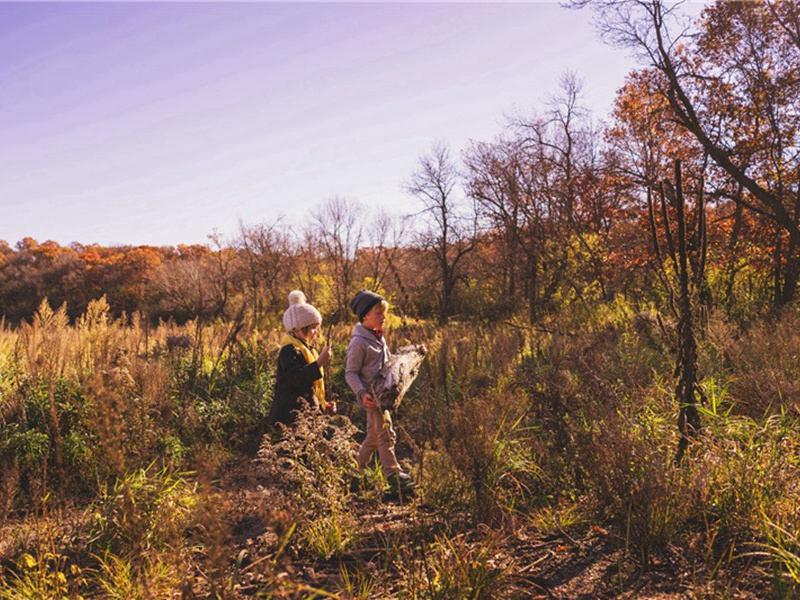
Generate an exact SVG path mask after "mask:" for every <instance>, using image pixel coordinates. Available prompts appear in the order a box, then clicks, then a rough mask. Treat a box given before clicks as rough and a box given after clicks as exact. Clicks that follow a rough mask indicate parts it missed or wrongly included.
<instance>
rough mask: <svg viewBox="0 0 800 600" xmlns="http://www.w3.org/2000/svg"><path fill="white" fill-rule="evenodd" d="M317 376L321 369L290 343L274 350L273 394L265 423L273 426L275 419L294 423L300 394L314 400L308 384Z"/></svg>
mask: <svg viewBox="0 0 800 600" xmlns="http://www.w3.org/2000/svg"><path fill="white" fill-rule="evenodd" d="M321 377H322V371H321V370H320V366H319V364H318V363H317V362H316V361H314V362H312V363H311V364H309V363H307V362H306V359H305V357H304V356H303V355H302V353H301V352H300V350H298V349H297V348H296V347H295V346H294V345H292V344H286V345H285V346H283V347H282V348H281V351H280V354H278V372H277V376H276V380H275V394H274V396H273V399H272V407H271V408H270V411H269V417H268V418H267V421H268V422H269V424H270V425H272V426H273V427H274V426H275V425H276V424H277V423H283V424H284V425H291V424H292V423H294V420H295V411H297V410H298V409H299V408H300V400H299V399H300V398H303V399H305V401H306V402H308V403H309V404H311V405H314V404H316V403H315V402H314V390H313V388H312V387H311V384H312V383H314V382H315V381H316V380H317V379H320V378H321Z"/></svg>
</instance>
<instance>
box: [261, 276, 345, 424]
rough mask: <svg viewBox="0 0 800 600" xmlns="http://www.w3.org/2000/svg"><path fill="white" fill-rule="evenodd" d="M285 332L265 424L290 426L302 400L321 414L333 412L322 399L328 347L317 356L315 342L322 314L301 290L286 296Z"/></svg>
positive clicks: (329, 402)
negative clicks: (287, 302)
mask: <svg viewBox="0 0 800 600" xmlns="http://www.w3.org/2000/svg"><path fill="white" fill-rule="evenodd" d="M283 325H284V327H285V328H286V333H285V334H284V336H283V339H282V340H281V350H280V353H279V354H278V371H277V377H276V381H275V395H274V397H273V400H272V407H271V408H270V411H269V417H268V422H269V424H270V425H272V426H275V425H276V424H278V423H283V424H284V425H291V424H292V423H294V420H295V417H296V412H297V411H298V410H299V409H300V407H301V399H302V400H305V401H306V402H308V403H309V404H310V405H312V406H316V407H317V408H319V409H320V410H321V411H322V412H327V413H331V414H332V413H335V412H336V403H335V402H331V401H326V399H325V379H324V375H325V368H326V367H327V366H328V365H329V364H330V360H331V347H330V346H326V347H325V348H324V349H323V350H322V352H320V353H317V351H316V349H315V348H314V339H315V338H316V337H317V333H318V332H319V328H320V326H321V325H322V315H321V314H320V312H319V311H318V310H317V309H316V308H314V307H313V306H312V305H311V304H309V303H308V301H307V300H306V295H305V294H304V293H303V292H301V291H300V290H294V291H292V292H291V293H290V294H289V308H287V309H286V312H285V313H283Z"/></svg>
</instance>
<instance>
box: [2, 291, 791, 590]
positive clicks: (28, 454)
mask: <svg viewBox="0 0 800 600" xmlns="http://www.w3.org/2000/svg"><path fill="white" fill-rule="evenodd" d="M395 321H396V323H394V326H393V327H392V329H391V330H390V332H389V333H388V339H389V342H390V345H391V346H392V347H397V346H400V345H403V344H405V343H409V342H410V343H418V342H424V343H425V344H426V345H427V346H428V348H429V355H428V357H427V358H426V361H425V363H424V366H423V370H422V373H421V375H420V377H419V378H418V379H417V381H416V382H415V384H414V386H413V387H412V389H411V391H410V392H409V395H408V396H407V398H406V400H405V401H404V403H403V405H402V406H401V407H400V409H399V411H398V414H397V415H396V419H395V420H396V423H397V424H398V430H399V434H400V439H399V445H398V453H399V455H400V456H401V457H402V460H403V461H405V462H406V463H407V465H408V467H409V469H410V472H411V473H412V474H413V475H414V477H415V479H416V481H417V482H418V491H417V494H416V495H415V496H414V497H413V498H405V499H403V501H400V502H391V501H387V500H386V499H385V498H384V497H383V494H382V493H381V492H382V485H383V481H382V475H381V474H380V470H379V469H377V468H376V469H371V470H368V471H367V472H366V474H365V475H364V476H362V477H361V478H360V480H358V481H357V483H358V485H357V486H353V475H354V473H355V471H354V467H353V461H354V452H355V450H354V448H355V447H357V441H358V440H359V439H360V438H359V436H360V435H361V432H362V431H363V424H364V423H363V414H361V412H360V411H359V410H358V409H357V408H356V407H355V405H354V402H353V399H352V396H351V395H350V393H349V390H348V389H347V386H346V384H345V383H344V379H343V361H344V355H345V349H346V344H347V341H348V339H349V329H350V326H349V325H345V324H342V325H338V326H337V327H336V328H335V329H334V330H333V331H332V334H331V337H332V342H333V346H334V360H333V365H332V369H331V372H332V374H331V377H330V381H329V384H330V387H331V389H332V393H333V395H334V397H336V398H337V399H338V401H339V405H340V414H339V415H336V416H333V417H321V416H318V415H313V414H310V413H309V414H307V415H304V417H303V418H302V419H301V422H300V424H299V425H298V427H297V428H296V430H295V432H294V433H293V434H291V435H285V436H284V437H282V438H281V437H280V436H278V435H276V434H275V432H268V431H267V430H266V428H265V425H264V421H265V417H266V414H267V412H268V410H269V406H270V401H271V392H272V375H273V369H274V363H275V357H276V354H277V349H278V347H277V343H278V340H279V337H278V335H279V333H278V330H277V329H274V330H269V331H258V330H256V329H251V328H245V329H241V328H239V329H238V330H237V331H233V330H232V329H231V326H230V325H226V324H225V323H224V322H218V323H216V324H206V325H198V323H197V322H196V321H190V322H188V323H187V324H185V325H181V326H178V325H175V324H172V323H163V322H162V323H160V324H158V325H151V324H148V323H146V322H144V321H143V320H141V319H139V318H138V317H136V316H134V317H132V318H124V319H113V318H111V317H110V316H109V312H108V306H107V305H106V304H105V302H104V301H102V300H101V301H95V302H93V303H92V304H91V305H90V306H89V309H88V311H87V312H86V314H84V315H83V316H81V317H80V318H78V319H77V320H76V321H75V322H74V323H73V324H70V323H69V321H68V319H67V317H66V315H65V314H64V312H63V311H53V310H52V309H50V307H49V306H48V305H47V304H46V303H45V304H43V305H42V306H41V307H40V309H39V311H38V313H37V314H36V316H35V318H34V319H33V320H32V321H31V322H30V323H23V324H22V325H20V326H19V327H14V328H11V327H3V329H2V330H0V373H2V379H0V394H1V396H0V401H1V404H0V407H1V408H2V429H0V470H2V474H1V475H2V479H1V481H2V491H0V499H2V503H1V504H0V532H1V534H0V598H2V599H18V598H19V599H23V598H42V599H44V598H48V599H51V598H52V599H56V598H120V599H122V598H125V599H132V598H142V599H145V598H159V599H160V598H251V597H262V598H348V599H354V598H414V599H417V598H419V599H423V598H425V599H436V598H441V599H448V598H587V599H588V598H686V597H691V598H794V597H796V595H797V594H798V592H799V591H800V537H799V536H798V531H800V527H799V526H800V433H798V427H797V418H798V406H800V404H799V401H800V396H799V395H798V388H797V386H798V383H797V382H798V381H800V378H798V369H799V368H800V366H799V365H800V363H798V362H797V360H796V357H797V356H798V353H800V334H799V333H798V331H800V327H798V325H800V323H798V317H797V316H795V315H794V314H792V313H791V312H785V313H784V314H783V315H782V316H781V317H779V318H774V319H773V320H771V321H766V320H765V321H763V322H760V323H758V324H752V325H751V326H750V327H749V328H747V329H743V328H741V327H735V326H733V325H732V324H730V323H729V322H728V321H727V320H726V319H724V318H722V317H721V316H718V315H713V314H712V315H711V316H709V318H708V319H707V322H705V323H704V324H703V326H702V327H701V328H700V329H701V331H700V335H698V370H699V372H700V373H701V375H702V377H701V380H700V386H701V389H702V392H703V395H704V396H705V398H706V403H705V405H704V406H702V407H700V413H701V420H702V429H701V431H700V433H699V435H698V436H697V437H696V438H695V439H694V440H693V441H692V443H691V445H690V447H689V451H688V453H687V455H686V456H685V457H684V459H683V460H682V461H681V462H680V464H675V461H674V459H675V452H676V449H677V447H678V441H679V437H680V436H679V433H678V428H677V416H678V409H679V407H678V406H677V404H676V401H675V394H674V385H675V383H674V377H673V372H674V368H675V360H676V358H675V354H674V351H673V350H672V348H674V347H675V342H674V340H673V339H672V338H673V337H674V336H675V332H674V325H673V324H670V323H668V322H663V321H658V320H656V319H655V318H653V317H652V316H651V315H650V314H649V313H633V312H632V311H631V310H629V309H627V308H626V307H625V306H624V305H621V304H618V305H615V306H613V307H606V308H605V309H602V310H598V311H597V312H596V314H595V315H593V317H592V318H591V319H589V320H584V321H583V322H582V324H581V326H580V327H575V328H574V329H569V328H566V327H565V328H563V329H559V330H555V329H549V328H548V329H545V328H526V327H520V326H515V325H513V324H511V323H507V324H502V325H493V326H492V325H488V324H485V323H484V324H481V323H459V322H453V323H450V324H449V325H447V326H444V327H439V326H434V325H432V324H428V323H424V322H408V323H405V324H401V323H400V322H399V320H397V319H395ZM563 325H564V322H563V321H562V326H563ZM786 357H793V358H792V359H791V360H787V359H786Z"/></svg>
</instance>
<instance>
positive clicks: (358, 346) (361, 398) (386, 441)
mask: <svg viewBox="0 0 800 600" xmlns="http://www.w3.org/2000/svg"><path fill="white" fill-rule="evenodd" d="M350 308H351V309H352V311H353V313H355V315H356V316H357V317H358V320H359V322H358V323H357V324H356V326H355V328H354V329H353V337H352V339H351V340H350V345H349V346H348V347H347V366H346V368H345V379H346V380H347V384H348V385H349V386H350V388H351V389H352V390H353V392H354V393H355V395H356V399H357V400H358V405H359V406H360V407H361V408H364V409H366V411H367V435H366V437H365V438H364V441H363V442H362V444H361V448H360V449H359V451H358V467H359V469H360V470H361V471H363V470H364V469H365V468H366V466H367V465H368V464H369V461H370V459H371V458H372V456H373V454H374V453H375V451H376V450H377V451H378V458H379V459H380V461H381V467H382V468H383V474H384V476H385V477H386V480H387V482H388V483H389V491H390V494H393V495H397V493H398V490H399V491H401V492H402V493H403V494H405V495H408V494H409V493H410V492H411V489H412V486H413V483H412V482H411V477H410V476H409V475H408V474H407V473H404V472H403V469H402V468H401V467H400V464H399V463H398V462H397V457H396V456H395V453H394V444H395V441H396V439H397V434H396V433H395V431H394V428H393V427H392V418H391V414H390V413H389V412H388V411H387V412H386V413H385V414H384V413H383V412H382V411H381V409H380V407H379V406H378V404H377V402H376V401H375V399H374V398H373V397H372V393H371V391H370V384H371V383H372V381H373V380H374V379H375V376H376V375H377V374H378V371H380V370H381V367H383V365H384V364H385V363H386V361H387V360H388V359H389V357H390V356H391V353H390V352H389V348H388V347H387V345H386V340H385V339H384V337H383V323H384V322H385V321H386V310H387V309H388V308H389V303H388V302H386V300H385V299H384V298H383V296H381V295H380V294H376V293H375V292H371V291H369V290H361V291H360V292H357V293H356V295H355V296H353V299H352V300H351V301H350Z"/></svg>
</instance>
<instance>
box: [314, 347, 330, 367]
mask: <svg viewBox="0 0 800 600" xmlns="http://www.w3.org/2000/svg"><path fill="white" fill-rule="evenodd" d="M332 355H333V350H331V347H330V346H325V349H324V350H323V351H322V352H320V353H319V358H317V364H318V365H319V366H320V367H327V366H328V364H329V363H330V362H331V356H332Z"/></svg>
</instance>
